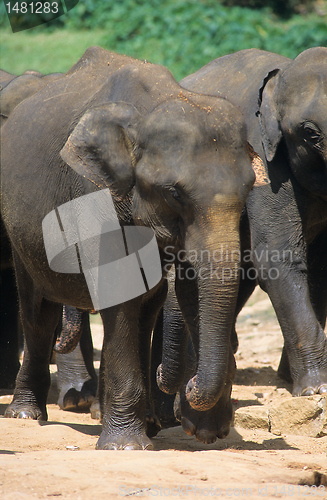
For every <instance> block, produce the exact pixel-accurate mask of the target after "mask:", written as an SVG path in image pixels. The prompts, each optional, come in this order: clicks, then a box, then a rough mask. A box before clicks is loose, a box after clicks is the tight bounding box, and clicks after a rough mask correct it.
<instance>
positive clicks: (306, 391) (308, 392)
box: [301, 387, 315, 396]
mask: <svg viewBox="0 0 327 500" xmlns="http://www.w3.org/2000/svg"><path fill="white" fill-rule="evenodd" d="M314 394H315V391H314V389H313V388H312V387H306V388H305V389H303V391H302V392H301V396H313V395H314Z"/></svg>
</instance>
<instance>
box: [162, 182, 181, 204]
mask: <svg viewBox="0 0 327 500" xmlns="http://www.w3.org/2000/svg"><path fill="white" fill-rule="evenodd" d="M164 197H165V199H166V201H167V203H168V204H169V205H177V204H178V205H183V196H182V193H181V191H180V189H179V188H178V187H176V186H165V188H164Z"/></svg>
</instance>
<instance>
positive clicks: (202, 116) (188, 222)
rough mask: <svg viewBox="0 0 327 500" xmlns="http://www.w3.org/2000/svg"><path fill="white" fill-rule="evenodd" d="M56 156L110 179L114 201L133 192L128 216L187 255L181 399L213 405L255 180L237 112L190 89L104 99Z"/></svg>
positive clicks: (98, 179)
mask: <svg viewBox="0 0 327 500" xmlns="http://www.w3.org/2000/svg"><path fill="white" fill-rule="evenodd" d="M61 156H62V158H63V159H64V161H65V162H66V163H67V164H68V165H70V166H71V167H72V168H73V169H74V170H75V171H76V172H78V173H79V174H80V175H82V176H84V177H85V178H87V179H88V180H89V181H91V182H92V183H94V184H95V185H96V186H97V188H99V189H102V188H107V187H110V189H111V190H112V193H113V194H114V197H115V199H116V201H117V206H118V211H119V203H120V202H122V203H123V204H124V200H127V199H131V201H132V217H133V220H134V223H135V224H136V225H144V226H149V227H151V228H152V229H153V230H154V232H155V234H156V238H157V242H158V245H159V247H160V249H161V251H162V255H164V251H165V248H167V247H169V249H170V252H171V253H173V254H174V255H176V254H177V253H178V252H179V251H184V252H185V259H186V260H188V261H191V263H192V265H193V269H194V270H195V275H194V279H195V280H196V283H197V288H198V301H197V304H196V307H198V311H199V333H200V337H199V360H198V369H197V375H196V376H195V377H194V378H193V379H192V381H190V384H189V387H188V399H189V402H190V404H191V405H192V406H193V407H194V408H196V409H201V410H205V409H208V408H210V407H212V406H213V405H214V404H215V403H216V402H217V401H218V399H219V397H220V395H221V393H222V391H223V389H224V385H225V379H226V376H227V373H228V364H229V362H230V331H231V326H232V321H233V312H234V307H235V300H236V297H237V292H238V267H239V220H240V214H241V211H242V207H243V205H244V202H245V199H246V197H247V195H248V193H249V191H250V189H251V187H252V185H253V182H254V173H253V170H252V168H251V158H250V154H249V149H248V145H247V142H246V129H245V125H244V122H243V118H242V116H241V114H240V112H239V111H238V110H237V109H236V108H235V107H234V106H232V105H231V104H230V103H228V102H227V101H225V100H222V99H217V98H213V97H207V96H200V95H197V94H191V93H189V92H187V91H183V92H180V93H179V94H176V95H172V96H170V97H168V98H166V99H165V100H164V101H163V102H162V101H161V103H159V104H157V105H156V106H155V107H153V108H152V109H150V110H148V111H147V112H145V113H143V114H140V112H139V111H138V110H137V109H136V108H135V107H134V106H133V105H131V104H128V103H125V102H114V103H113V102H111V103H108V104H102V105H100V106H97V107H93V108H90V109H89V110H88V111H86V112H85V114H84V115H83V116H82V117H81V118H80V121H79V123H78V124H77V125H76V126H75V128H74V130H73V131H72V133H71V135H70V136H69V138H68V140H67V142H66V144H65V146H64V148H63V149H62V151H61ZM127 195H128V196H127ZM217 311H218V314H217Z"/></svg>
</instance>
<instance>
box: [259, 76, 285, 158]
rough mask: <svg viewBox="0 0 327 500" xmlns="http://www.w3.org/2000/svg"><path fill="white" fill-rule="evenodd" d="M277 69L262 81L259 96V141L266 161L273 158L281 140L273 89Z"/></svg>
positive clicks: (276, 81)
mask: <svg viewBox="0 0 327 500" xmlns="http://www.w3.org/2000/svg"><path fill="white" fill-rule="evenodd" d="M278 73H279V69H275V70H273V71H270V72H269V73H268V75H267V76H266V78H265V79H264V81H263V85H262V87H261V88H260V94H259V111H258V117H259V123H260V131H261V140H262V144H263V148H264V151H265V155H266V158H267V160H268V161H272V159H273V158H274V156H275V154H276V151H277V147H278V144H279V142H280V140H281V138H282V131H281V129H280V126H279V114H278V109H277V105H276V100H275V88H276V86H277V83H278V78H279V76H278Z"/></svg>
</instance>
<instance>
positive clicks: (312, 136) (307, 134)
mask: <svg viewBox="0 0 327 500" xmlns="http://www.w3.org/2000/svg"><path fill="white" fill-rule="evenodd" d="M302 129H303V138H304V140H305V141H306V142H309V143H310V144H312V145H313V146H315V147H318V148H319V147H320V143H321V142H322V136H321V132H320V130H319V129H318V127H317V126H316V125H314V124H313V123H310V122H306V123H304V124H303V125H302Z"/></svg>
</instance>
